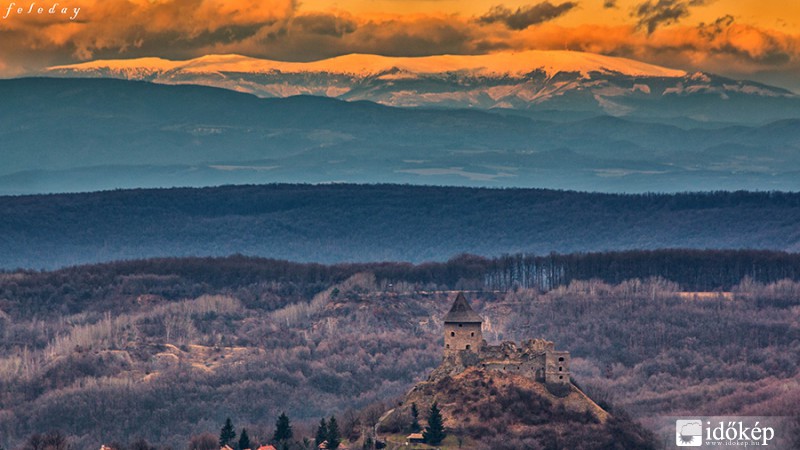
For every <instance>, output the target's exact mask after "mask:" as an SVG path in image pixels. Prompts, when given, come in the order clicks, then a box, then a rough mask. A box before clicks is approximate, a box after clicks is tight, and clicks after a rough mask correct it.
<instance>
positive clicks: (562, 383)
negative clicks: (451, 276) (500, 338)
mask: <svg viewBox="0 0 800 450" xmlns="http://www.w3.org/2000/svg"><path fill="white" fill-rule="evenodd" d="M482 325H483V319H482V318H481V316H479V315H478V313H476V312H475V311H474V310H473V309H472V307H471V306H469V302H467V299H466V298H464V294H463V293H459V294H458V296H457V297H456V300H455V301H454V302H453V306H452V307H451V308H450V312H448V313H447V315H446V316H444V357H445V360H450V361H451V362H453V363H455V364H456V366H453V367H461V369H462V370H463V368H465V367H467V366H478V367H482V368H483V369H486V370H492V371H497V372H505V373H513V374H517V375H522V376H525V377H528V378H530V379H533V380H536V381H539V382H542V383H544V384H545V385H546V386H547V387H548V389H549V390H550V392H551V393H553V394H556V395H567V394H568V393H569V392H570V385H571V380H570V371H569V366H570V357H569V352H565V351H559V350H556V349H555V344H553V343H552V342H550V341H546V340H544V339H529V340H527V341H524V342H521V343H520V344H519V345H517V344H516V343H514V342H510V341H509V342H503V343H501V344H500V345H487V344H486V343H485V342H484V341H483V334H482V333H481V326H482ZM459 365H460V366H459Z"/></svg>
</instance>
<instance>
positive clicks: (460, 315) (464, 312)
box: [444, 292, 483, 323]
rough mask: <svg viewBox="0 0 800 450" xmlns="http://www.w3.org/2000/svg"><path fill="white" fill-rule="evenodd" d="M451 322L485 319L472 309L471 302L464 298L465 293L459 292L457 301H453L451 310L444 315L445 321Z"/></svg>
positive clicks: (479, 321) (471, 321)
mask: <svg viewBox="0 0 800 450" xmlns="http://www.w3.org/2000/svg"><path fill="white" fill-rule="evenodd" d="M450 322H456V323H483V319H482V318H481V316H479V315H478V313H476V312H475V311H473V310H472V307H471V306H469V302H467V299H466V298H464V294H463V293H461V292H459V293H458V296H457V297H456V301H454V302H453V306H452V307H451V308H450V312H449V313H447V315H446V316H444V323H450Z"/></svg>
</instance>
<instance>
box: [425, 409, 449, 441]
mask: <svg viewBox="0 0 800 450" xmlns="http://www.w3.org/2000/svg"><path fill="white" fill-rule="evenodd" d="M422 437H423V438H425V443H427V444H431V445H438V444H440V443H441V442H442V441H443V440H444V438H445V434H444V420H443V419H442V412H441V411H439V406H438V405H437V404H436V402H434V403H433V405H431V410H430V412H429V413H428V426H427V427H425V431H423V432H422Z"/></svg>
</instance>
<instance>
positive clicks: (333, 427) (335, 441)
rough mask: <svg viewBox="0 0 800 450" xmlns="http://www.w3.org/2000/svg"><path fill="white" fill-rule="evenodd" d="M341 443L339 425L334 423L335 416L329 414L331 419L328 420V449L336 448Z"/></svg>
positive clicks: (334, 449) (333, 449)
mask: <svg viewBox="0 0 800 450" xmlns="http://www.w3.org/2000/svg"><path fill="white" fill-rule="evenodd" d="M341 443H342V436H341V435H340V434H339V425H338V424H337V423H336V417H335V416H331V420H329V421H328V449H329V450H336V449H337V448H339V444H341Z"/></svg>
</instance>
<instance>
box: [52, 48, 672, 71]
mask: <svg viewBox="0 0 800 450" xmlns="http://www.w3.org/2000/svg"><path fill="white" fill-rule="evenodd" d="M102 70H109V71H114V72H116V73H119V74H120V75H122V74H126V75H128V76H132V77H138V76H139V74H140V73H142V72H145V73H147V72H152V73H155V72H168V71H181V72H184V73H224V72H237V73H269V72H281V73H294V74H298V73H329V74H339V75H353V76H361V77H365V76H374V75H381V74H386V73H390V72H395V71H401V72H405V73H415V74H444V73H464V74H469V75H472V76H498V75H499V76H524V75H526V74H529V73H531V72H534V71H537V70H542V71H544V72H546V73H547V74H548V75H554V74H556V73H559V72H578V73H581V74H582V75H587V74H589V73H590V72H607V73H618V74H624V75H630V76H642V77H682V76H685V75H686V72H684V71H682V70H674V69H668V68H665V67H660V66H655V65H652V64H646V63H642V62H639V61H634V60H632V59H626V58H616V57H611V56H603V55H596V54H592V53H583V52H572V51H543V50H530V51H525V52H516V53H511V52H506V53H496V54H489V55H438V56H424V57H388V56H379V55H365V54H350V55H344V56H338V57H335V58H330V59H324V60H320V61H312V62H282V61H271V60H266V59H257V58H250V57H247V56H241V55H208V56H202V57H200V58H196V59H192V60H188V61H170V60H166V59H161V58H139V59H128V60H98V61H92V62H87V63H82V64H74V65H67V66H55V67H51V68H49V69H48V71H55V72H58V71H75V72H90V71H102Z"/></svg>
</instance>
